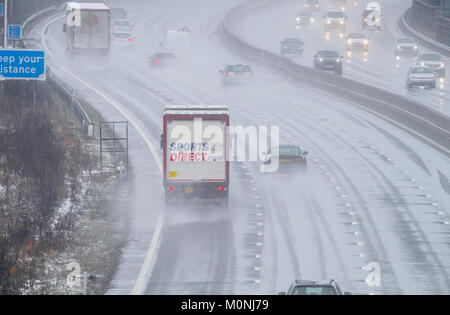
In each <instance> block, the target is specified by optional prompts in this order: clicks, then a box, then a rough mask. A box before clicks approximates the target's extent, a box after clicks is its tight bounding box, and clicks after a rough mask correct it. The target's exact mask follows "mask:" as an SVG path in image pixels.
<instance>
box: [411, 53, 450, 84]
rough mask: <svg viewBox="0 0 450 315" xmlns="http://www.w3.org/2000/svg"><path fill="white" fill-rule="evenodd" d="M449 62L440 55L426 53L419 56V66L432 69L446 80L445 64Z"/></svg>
mask: <svg viewBox="0 0 450 315" xmlns="http://www.w3.org/2000/svg"><path fill="white" fill-rule="evenodd" d="M446 61H447V60H446V59H445V58H444V57H442V55H440V54H435V53H424V54H421V55H420V56H419V59H418V60H417V65H420V66H424V67H428V68H430V69H431V70H432V71H433V72H434V73H436V74H437V75H438V76H439V77H441V78H445V62H446Z"/></svg>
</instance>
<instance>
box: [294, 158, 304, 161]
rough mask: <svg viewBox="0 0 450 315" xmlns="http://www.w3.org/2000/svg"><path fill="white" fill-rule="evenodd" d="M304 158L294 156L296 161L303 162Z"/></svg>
mask: <svg viewBox="0 0 450 315" xmlns="http://www.w3.org/2000/svg"><path fill="white" fill-rule="evenodd" d="M304 160H305V159H304V158H302V157H299V158H296V159H295V161H296V162H303V161H304Z"/></svg>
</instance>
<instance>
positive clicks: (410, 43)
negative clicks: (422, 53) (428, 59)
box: [395, 37, 419, 56]
mask: <svg viewBox="0 0 450 315" xmlns="http://www.w3.org/2000/svg"><path fill="white" fill-rule="evenodd" d="M418 54H419V45H418V44H417V41H416V40H415V39H414V38H409V37H403V38H399V39H398V40H397V44H396V46H395V55H396V56H400V55H416V56H417V55H418Z"/></svg>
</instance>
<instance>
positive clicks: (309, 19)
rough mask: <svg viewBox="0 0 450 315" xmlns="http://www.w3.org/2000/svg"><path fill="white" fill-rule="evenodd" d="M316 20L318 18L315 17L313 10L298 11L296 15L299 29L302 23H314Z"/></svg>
mask: <svg viewBox="0 0 450 315" xmlns="http://www.w3.org/2000/svg"><path fill="white" fill-rule="evenodd" d="M315 22H316V19H315V18H314V15H313V14H312V13H311V12H306V11H303V12H298V13H297V14H296V15H295V24H296V26H297V29H299V28H300V26H301V25H310V24H314V23H315Z"/></svg>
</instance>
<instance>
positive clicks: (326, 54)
mask: <svg viewBox="0 0 450 315" xmlns="http://www.w3.org/2000/svg"><path fill="white" fill-rule="evenodd" d="M319 55H320V56H321V57H325V58H338V57H339V54H338V52H337V51H332V50H324V51H321V52H320V53H319Z"/></svg>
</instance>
